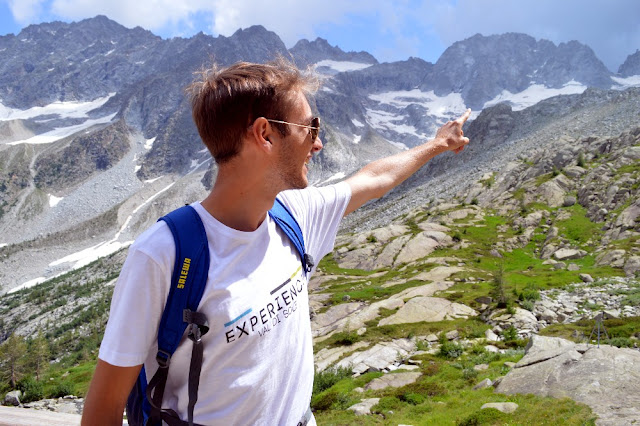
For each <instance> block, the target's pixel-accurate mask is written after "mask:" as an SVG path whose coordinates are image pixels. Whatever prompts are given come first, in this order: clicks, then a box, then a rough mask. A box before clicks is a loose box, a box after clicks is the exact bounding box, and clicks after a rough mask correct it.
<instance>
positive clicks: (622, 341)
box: [603, 337, 633, 348]
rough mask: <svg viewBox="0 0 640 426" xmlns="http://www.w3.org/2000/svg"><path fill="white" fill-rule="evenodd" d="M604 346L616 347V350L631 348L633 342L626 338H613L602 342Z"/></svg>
mask: <svg viewBox="0 0 640 426" xmlns="http://www.w3.org/2000/svg"><path fill="white" fill-rule="evenodd" d="M603 343H604V344H605V345H611V346H616V347H618V348H632V347H633V342H632V341H631V339H627V338H626V337H614V338H611V339H609V340H605V341H604V342H603Z"/></svg>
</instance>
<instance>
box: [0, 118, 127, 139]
mask: <svg viewBox="0 0 640 426" xmlns="http://www.w3.org/2000/svg"><path fill="white" fill-rule="evenodd" d="M116 114H117V113H113V114H110V115H107V116H106V117H102V118H96V119H92V120H86V121H85V122H84V123H80V124H76V125H74V126H68V127H57V128H55V129H53V130H50V131H48V132H45V133H41V134H39V135H36V136H32V137H30V138H29V139H22V140H19V141H14V142H8V143H7V145H19V144H22V143H26V144H32V145H38V144H47V143H53V142H56V141H59V140H60V139H64V138H66V137H68V136H71V135H73V134H74V133H77V132H80V131H82V130H86V129H88V128H90V127H92V126H95V125H97V124H107V123H110V122H111V121H112V120H113V118H114V117H115V116H116Z"/></svg>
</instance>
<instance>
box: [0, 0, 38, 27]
mask: <svg viewBox="0 0 640 426" xmlns="http://www.w3.org/2000/svg"><path fill="white" fill-rule="evenodd" d="M44 1H45V0H8V2H7V3H8V5H9V9H11V14H12V15H13V19H15V20H16V22H18V23H19V24H21V25H26V24H30V23H32V22H34V20H35V19H37V18H38V16H40V14H41V13H42V4H43V3H44Z"/></svg>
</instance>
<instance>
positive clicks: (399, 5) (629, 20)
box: [0, 0, 640, 72]
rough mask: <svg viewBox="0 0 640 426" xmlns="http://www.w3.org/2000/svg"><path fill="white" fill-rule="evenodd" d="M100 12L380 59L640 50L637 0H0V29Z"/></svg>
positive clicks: (616, 55) (137, 22)
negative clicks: (526, 42)
mask: <svg viewBox="0 0 640 426" xmlns="http://www.w3.org/2000/svg"><path fill="white" fill-rule="evenodd" d="M98 14H101V15H106V16H108V17H109V18H111V19H113V20H115V21H117V22H119V23H121V24H122V25H124V26H126V27H134V26H141V27H143V28H146V29H148V30H150V31H152V32H153V33H155V34H158V35H160V36H162V37H164V38H170V37H176V36H179V37H191V36H192V35H194V34H195V33H197V32H199V31H203V32H204V33H206V34H211V35H214V36H217V35H225V36H229V35H231V34H233V32H234V31H236V30H237V29H238V28H246V27H249V26H251V25H256V24H260V25H263V26H264V27H266V28H267V29H269V30H272V31H274V32H276V33H277V34H278V35H279V36H280V37H281V38H282V40H283V41H284V42H285V44H286V45H287V47H291V46H293V45H294V44H295V42H296V41H297V40H300V39H302V38H306V39H310V40H313V39H315V38H316V37H322V38H325V39H327V40H328V41H329V43H330V44H332V45H338V46H339V47H340V48H342V49H343V50H366V51H368V52H369V53H371V54H373V55H374V56H375V57H376V58H377V59H378V60H379V61H381V62H385V61H386V62H388V61H397V60H404V59H407V58H408V57H410V56H417V57H420V58H423V59H425V60H427V61H430V62H435V61H436V60H437V59H438V57H439V56H440V55H441V54H442V52H443V51H444V50H445V49H446V48H447V47H448V46H450V45H451V44H452V43H453V42H455V41H458V40H463V39H465V38H467V37H470V36H472V35H474V34H476V33H481V34H484V35H491V34H502V33H505V32H521V33H526V34H529V35H531V36H533V37H536V38H538V39H540V38H545V39H548V40H551V41H553V42H554V43H556V44H559V43H562V42H568V41H570V40H578V41H580V42H582V43H584V44H587V45H588V46H590V47H591V48H592V49H593V50H594V51H595V53H596V55H597V56H598V58H600V59H601V60H602V61H603V62H604V63H605V65H606V66H607V67H608V68H609V69H611V70H612V71H614V72H615V71H617V70H618V67H619V66H620V65H621V64H622V62H624V60H625V59H626V57H627V56H628V55H630V54H632V53H634V52H635V51H636V49H640V1H638V0H608V1H607V0H581V1H579V0H396V1H388V0H323V1H321V2H300V1H296V0H279V1H278V0H254V1H250V0H180V1H176V0H135V2H131V1H130V0H0V35H5V34H8V33H13V34H17V33H19V32H20V30H21V29H22V28H23V27H25V26H27V25H29V24H37V23H40V22H47V21H52V20H60V21H64V22H71V21H77V20H81V19H84V18H89V17H93V16H95V15H98Z"/></svg>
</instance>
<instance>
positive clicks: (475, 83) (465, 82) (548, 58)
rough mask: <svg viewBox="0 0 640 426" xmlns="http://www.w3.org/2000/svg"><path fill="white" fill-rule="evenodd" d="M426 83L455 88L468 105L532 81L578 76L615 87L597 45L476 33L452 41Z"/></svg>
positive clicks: (557, 82) (550, 83) (556, 83)
mask: <svg viewBox="0 0 640 426" xmlns="http://www.w3.org/2000/svg"><path fill="white" fill-rule="evenodd" d="M431 77H432V78H431V79H430V81H428V82H426V83H425V84H423V86H422V88H424V89H426V90H429V89H434V90H435V92H436V94H444V93H445V92H447V93H448V92H449V91H450V90H451V89H452V88H453V90H454V91H455V92H457V93H460V94H461V95H462V97H463V98H464V100H465V102H466V103H467V105H468V106H470V107H472V108H482V107H483V106H484V103H485V102H486V101H487V100H489V99H492V98H494V97H495V96H497V95H499V94H500V93H501V92H502V91H503V90H507V91H509V92H511V93H519V92H522V91H524V90H525V89H527V88H528V87H530V86H531V85H532V84H538V85H543V86H545V87H553V88H559V87H562V86H563V85H566V84H567V83H570V82H572V81H574V82H579V83H582V84H585V85H589V86H595V87H601V88H608V87H610V86H611V84H612V81H611V79H610V72H609V71H608V70H607V69H606V67H605V66H604V64H603V63H602V62H601V61H600V60H598V59H597V57H596V56H595V54H594V53H593V50H591V49H590V48H589V47H588V46H585V45H583V44H581V43H579V42H577V41H571V42H568V43H561V44H560V45H559V46H556V45H555V44H553V43H552V42H550V41H548V40H539V41H536V39H534V38H533V37H531V36H528V35H526V34H519V33H507V34H501V35H491V36H483V35H481V34H476V35H474V36H472V37H470V38H468V39H465V40H462V41H459V42H456V43H454V44H453V45H451V46H450V47H449V48H448V49H447V50H445V52H444V53H443V54H442V56H441V57H440V58H439V59H438V61H437V62H436V64H435V66H434V69H433V74H432V76H431Z"/></svg>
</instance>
